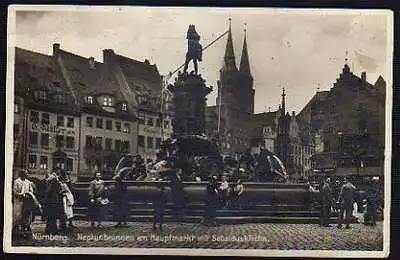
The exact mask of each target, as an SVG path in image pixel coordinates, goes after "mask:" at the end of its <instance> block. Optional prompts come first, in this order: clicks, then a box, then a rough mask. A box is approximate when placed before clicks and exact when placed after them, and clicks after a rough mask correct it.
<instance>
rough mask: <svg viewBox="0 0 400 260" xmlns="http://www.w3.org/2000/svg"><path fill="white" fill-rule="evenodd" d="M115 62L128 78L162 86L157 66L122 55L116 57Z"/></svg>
mask: <svg viewBox="0 0 400 260" xmlns="http://www.w3.org/2000/svg"><path fill="white" fill-rule="evenodd" d="M115 62H116V63H117V64H118V65H119V66H120V68H121V69H122V70H123V72H124V74H125V75H126V76H128V77H133V78H141V79H143V80H146V81H150V82H153V83H157V84H159V85H160V86H161V75H160V73H159V71H158V68H157V66H156V65H155V64H150V63H149V62H148V61H147V60H146V61H144V62H141V61H137V60H134V59H130V58H127V57H124V56H121V55H118V54H116V55H115Z"/></svg>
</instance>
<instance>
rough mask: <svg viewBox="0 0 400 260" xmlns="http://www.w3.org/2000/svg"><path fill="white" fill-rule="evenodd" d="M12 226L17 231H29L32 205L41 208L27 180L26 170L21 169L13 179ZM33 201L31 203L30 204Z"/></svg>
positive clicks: (30, 183)
mask: <svg viewBox="0 0 400 260" xmlns="http://www.w3.org/2000/svg"><path fill="white" fill-rule="evenodd" d="M13 192H14V194H13V227H14V231H18V229H19V227H21V228H22V231H25V232H31V228H30V224H31V222H32V210H33V208H34V206H36V207H38V208H39V209H40V211H41V210H42V208H41V205H40V203H39V202H38V200H37V199H36V196H35V195H34V188H33V183H32V182H31V181H30V180H28V172H26V171H21V172H20V174H19V177H18V178H17V179H16V180H15V181H14V187H13ZM32 203H33V205H32Z"/></svg>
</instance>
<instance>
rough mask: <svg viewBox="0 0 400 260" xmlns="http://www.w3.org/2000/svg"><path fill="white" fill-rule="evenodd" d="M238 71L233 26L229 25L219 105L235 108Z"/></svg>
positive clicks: (219, 84) (219, 81) (219, 88)
mask: <svg viewBox="0 0 400 260" xmlns="http://www.w3.org/2000/svg"><path fill="white" fill-rule="evenodd" d="M238 72H239V71H238V69H237V67H236V61H235V53H234V51H233V41H232V31H231V24H230V23H229V30H228V40H227V42H226V47H225V55H224V64H223V65H222V68H221V70H220V79H219V80H218V82H217V84H218V96H217V105H221V106H223V107H225V106H226V107H229V108H232V107H235V106H236V105H237V104H235V103H236V100H235V96H234V90H235V87H236V86H235V85H236V82H237V75H238ZM220 99H221V100H220Z"/></svg>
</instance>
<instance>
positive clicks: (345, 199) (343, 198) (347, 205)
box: [338, 178, 357, 228]
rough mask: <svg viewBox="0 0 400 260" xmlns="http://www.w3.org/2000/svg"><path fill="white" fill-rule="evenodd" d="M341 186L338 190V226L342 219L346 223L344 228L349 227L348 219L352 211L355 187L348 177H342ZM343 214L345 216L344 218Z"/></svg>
mask: <svg viewBox="0 0 400 260" xmlns="http://www.w3.org/2000/svg"><path fill="white" fill-rule="evenodd" d="M343 183H344V184H343V186H342V188H341V190H340V194H339V199H338V203H339V204H340V205H341V209H340V213H339V224H338V228H341V227H342V225H343V220H344V222H345V223H346V228H350V221H351V217H352V212H353V204H354V197H355V193H356V190H357V189H356V187H355V186H354V185H353V184H351V183H350V181H349V180H348V179H346V178H345V179H344V181H343ZM344 215H345V216H346V217H345V218H344Z"/></svg>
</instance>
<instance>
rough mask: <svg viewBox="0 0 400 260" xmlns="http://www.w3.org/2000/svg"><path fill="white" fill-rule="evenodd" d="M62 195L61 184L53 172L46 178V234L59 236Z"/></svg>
mask: <svg viewBox="0 0 400 260" xmlns="http://www.w3.org/2000/svg"><path fill="white" fill-rule="evenodd" d="M60 193H61V183H60V181H59V179H58V176H57V174H56V172H55V171H53V172H52V173H50V174H49V175H48V176H47V178H46V195H45V196H46V198H45V214H46V217H47V221H46V231H45V232H46V234H53V235H54V234H57V218H59V217H60V214H61V203H60Z"/></svg>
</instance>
